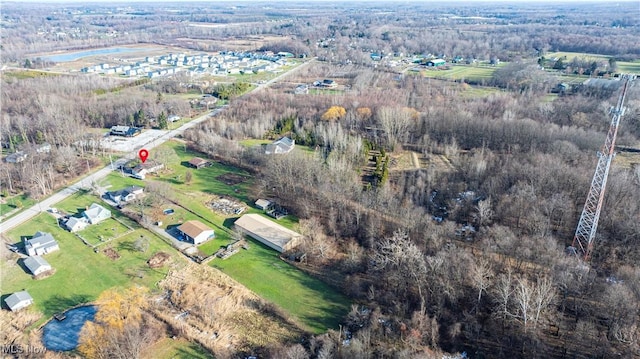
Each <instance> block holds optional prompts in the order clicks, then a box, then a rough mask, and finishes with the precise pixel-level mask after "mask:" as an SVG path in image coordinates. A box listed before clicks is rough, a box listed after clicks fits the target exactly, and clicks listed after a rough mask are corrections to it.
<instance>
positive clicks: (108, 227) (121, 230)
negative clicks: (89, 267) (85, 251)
mask: <svg viewBox="0 0 640 359" xmlns="http://www.w3.org/2000/svg"><path fill="white" fill-rule="evenodd" d="M129 231H130V230H129V228H127V227H126V226H124V225H122V223H120V222H118V221H116V220H115V219H113V218H109V219H105V220H104V221H102V222H100V223H98V224H95V225H91V226H88V227H87V228H85V229H83V230H82V231H80V232H78V234H79V235H81V236H82V238H84V239H85V240H86V241H87V242H89V244H91V245H94V246H95V245H98V244H100V243H102V242H107V241H110V240H113V239H115V238H118V237H120V236H122V235H124V234H125V233H127V232H129Z"/></svg>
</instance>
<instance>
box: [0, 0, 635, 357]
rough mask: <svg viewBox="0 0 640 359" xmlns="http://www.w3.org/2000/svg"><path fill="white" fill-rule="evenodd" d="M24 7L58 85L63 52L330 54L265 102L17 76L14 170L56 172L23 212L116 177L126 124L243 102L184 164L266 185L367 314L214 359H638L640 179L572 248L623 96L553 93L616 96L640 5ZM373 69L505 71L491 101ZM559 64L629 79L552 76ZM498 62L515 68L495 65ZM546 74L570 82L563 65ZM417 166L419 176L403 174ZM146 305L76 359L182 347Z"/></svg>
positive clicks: (8, 187) (620, 163)
mask: <svg viewBox="0 0 640 359" xmlns="http://www.w3.org/2000/svg"><path fill="white" fill-rule="evenodd" d="M5 6H6V7H8V8H9V9H10V12H9V15H4V14H3V16H5V19H3V20H2V25H3V29H2V30H3V43H2V53H1V54H0V56H1V57H2V61H3V63H13V65H15V64H18V65H19V67H29V68H35V69H44V68H46V67H47V66H48V65H49V64H47V62H46V61H43V60H42V59H41V58H40V55H41V54H42V53H44V52H49V51H53V50H61V49H66V50H70V49H86V48H94V47H102V46H110V45H121V44H136V43H155V44H159V45H167V44H171V45H177V46H184V47H185V48H189V49H191V50H198V51H205V50H206V51H218V50H227V49H229V48H230V47H232V45H231V44H230V43H227V42H226V41H230V40H246V41H254V40H255V39H256V38H260V37H264V38H268V40H264V41H257V40H256V41H255V44H256V45H255V47H256V48H255V49H254V50H256V51H258V50H260V51H267V50H268V51H275V52H278V51H289V52H292V53H294V54H296V55H304V56H308V57H313V58H314V59H313V60H312V62H311V63H310V64H309V66H307V67H305V68H304V69H302V70H301V71H298V72H296V73H295V74H292V75H287V76H285V77H283V79H282V81H281V82H282V84H280V83H275V84H273V85H272V86H271V87H269V88H265V89H261V90H259V91H255V92H252V93H250V94H249V95H244V96H242V94H243V93H245V92H246V91H248V90H249V89H251V88H252V86H253V85H252V84H250V83H249V82H245V81H228V82H220V83H214V81H211V83H207V85H203V86H195V85H194V84H193V83H195V82H197V81H196V80H193V79H190V78H188V77H186V76H185V77H182V78H168V79H161V80H147V79H139V80H133V81H132V80H126V79H124V78H115V77H107V76H99V75H91V74H78V73H64V74H63V73H49V72H42V73H39V72H38V74H40V75H36V76H27V77H26V78H21V77H20V76H17V75H16V74H15V73H11V74H10V73H3V76H2V86H0V91H1V93H0V95H1V101H2V121H1V125H0V126H1V127H0V135H1V141H2V146H3V151H5V152H6V153H11V152H15V151H18V150H24V151H30V150H31V149H34V148H40V147H39V146H42V145H44V144H50V145H51V151H50V152H42V153H41V152H39V151H37V152H33V151H31V152H30V153H34V155H31V156H29V157H28V158H27V159H26V160H25V161H24V162H23V163H21V164H20V165H19V166H16V165H14V164H11V163H7V162H4V161H3V162H2V163H1V164H0V173H1V175H0V178H1V179H2V192H3V193H2V194H3V196H5V197H6V196H8V195H9V194H15V193H21V192H24V193H26V194H28V196H30V197H32V198H36V199H37V198H41V197H44V196H46V195H49V194H51V193H52V192H53V191H54V190H56V189H58V188H60V187H61V186H62V185H64V184H65V183H67V182H68V181H70V180H71V179H74V178H76V177H77V176H79V175H81V174H83V173H85V172H87V171H88V170H89V169H91V168H94V167H97V166H98V165H100V164H101V163H102V162H101V161H104V158H106V157H108V156H109V153H108V151H106V150H105V149H103V148H102V147H101V146H100V145H99V144H100V139H101V138H102V137H103V135H104V132H105V129H107V128H109V127H111V126H113V125H136V126H140V127H144V128H147V129H148V128H152V127H154V126H155V127H159V128H162V129H164V128H167V127H168V123H167V117H168V116H170V115H173V114H179V115H182V116H184V115H185V114H189V115H191V114H192V110H193V111H194V112H193V114H194V115H195V113H196V111H195V110H194V109H193V106H192V104H190V103H189V102H187V101H186V100H185V99H184V98H181V97H180V96H178V95H180V94H191V95H193V94H194V93H196V95H197V96H202V95H203V94H207V95H211V96H213V97H215V98H216V99H219V100H224V101H228V102H225V103H228V107H226V108H225V109H224V111H222V112H221V113H220V114H219V115H218V116H215V117H213V118H211V119H209V120H207V121H205V122H203V123H202V124H201V125H198V126H197V127H195V128H193V129H190V130H188V131H187V132H185V134H184V136H183V139H184V140H185V141H186V143H185V148H186V146H187V143H188V146H189V148H192V149H196V150H198V151H201V152H203V153H204V154H206V155H208V156H210V157H211V158H215V159H216V160H218V161H221V162H223V163H227V164H230V165H234V166H237V167H239V168H242V169H246V170H248V171H249V172H250V173H251V174H252V175H253V176H254V177H255V182H256V186H255V188H254V193H253V195H254V196H255V197H256V198H272V199H275V200H277V202H278V203H279V204H282V205H283V206H284V207H285V208H286V209H287V210H288V211H289V212H290V213H292V214H294V215H295V216H296V217H298V218H299V219H300V222H299V224H298V228H297V230H298V231H299V232H300V233H302V234H303V235H304V240H303V241H302V243H301V245H300V246H299V248H298V249H297V250H299V251H301V252H304V254H306V261H305V262H304V263H294V264H295V265H297V266H298V267H299V268H300V269H302V270H304V271H307V272H309V273H312V274H313V275H315V276H317V277H319V278H321V279H324V280H326V281H327V282H328V283H331V284H332V285H333V286H335V287H337V288H338V289H339V290H340V291H341V292H343V293H344V294H346V295H348V296H349V297H350V298H351V299H352V300H353V302H354V305H353V307H352V309H351V311H350V312H349V313H348V314H347V316H346V317H345V318H343V320H342V323H343V325H342V326H341V327H340V328H335V330H330V331H329V332H328V333H326V334H323V335H315V336H312V335H305V334H303V333H299V332H298V329H292V328H293V327H294V326H293V325H292V324H291V323H285V324H286V325H285V324H282V323H280V324H279V325H283V327H282V328H288V329H287V330H286V331H285V330H283V332H282V333H280V332H278V335H279V336H280V337H281V338H282V340H281V342H279V343H264V342H262V341H261V340H262V338H261V337H253V338H252V337H250V336H246V337H245V336H242V337H240V338H236V339H233V340H230V342H231V341H234V343H235V344H237V343H240V342H241V344H242V348H243V352H242V353H230V352H229V351H228V350H227V349H225V347H223V345H222V344H225V345H226V344H228V343H227V342H224V343H223V342H220V343H218V342H216V343H214V344H211V343H210V342H205V341H203V342H202V343H200V344H202V345H203V346H204V347H205V348H207V349H208V350H210V351H212V352H214V353H215V354H216V355H217V357H221V358H225V357H230V358H231V357H242V355H245V354H246V355H249V354H251V353H253V352H259V353H261V354H262V355H264V356H265V357H274V358H371V357H375V358H418V357H436V356H438V357H442V355H443V354H442V353H443V352H449V353H461V352H466V353H467V355H468V357H469V358H513V357H554V358H587V357H595V358H612V357H620V358H633V357H638V356H640V304H639V303H640V267H639V266H638V263H639V262H640V247H639V246H638V243H640V165H639V164H638V163H637V161H636V162H633V161H632V162H629V161H625V160H624V159H623V158H616V159H615V160H614V166H613V168H612V170H611V173H610V175H609V179H608V184H607V186H608V187H607V194H606V197H605V201H604V204H603V208H604V210H603V211H602V214H601V217H600V222H599V227H598V235H597V241H596V243H595V251H594V255H593V257H592V258H591V261H590V262H588V263H584V262H582V261H579V260H577V259H576V258H575V257H574V256H571V255H568V254H567V251H566V249H567V247H568V246H570V245H571V242H572V239H573V234H574V231H575V228H576V225H577V221H578V218H579V216H580V212H581V210H582V206H583V204H584V200H585V196H586V194H587V191H588V189H589V186H590V183H591V177H592V175H593V170H594V168H595V164H596V161H597V157H596V151H598V150H599V149H600V148H601V147H602V144H603V142H604V139H605V136H606V133H607V130H608V128H609V122H610V116H611V113H610V107H611V106H614V105H615V102H616V100H617V96H618V90H617V89H616V88H613V89H612V88H603V87H598V86H595V87H589V86H586V85H585V86H575V90H574V91H571V92H570V93H566V94H565V93H562V94H558V93H553V94H552V90H553V89H554V88H555V87H556V86H557V85H558V83H560V82H563V81H565V80H566V79H567V77H564V76H573V75H576V74H578V75H581V76H591V77H597V76H598V75H599V74H600V70H601V71H602V76H603V78H605V77H606V78H611V77H613V76H615V73H616V71H615V69H616V66H615V61H616V60H618V61H623V60H627V61H633V60H638V58H640V46H638V41H637V39H638V36H640V35H639V32H640V31H639V29H640V27H639V26H640V24H639V22H638V19H637V17H634V16H633V15H632V14H633V13H634V9H635V8H634V4H633V3H631V2H629V3H625V2H622V3H620V4H619V5H616V6H618V7H617V8H616V9H612V6H613V5H612V4H606V3H605V4H596V3H594V4H589V5H584V7H581V11H576V10H575V9H574V5H569V4H560V5H558V4H554V5H553V6H551V7H549V8H546V7H543V6H537V5H526V6H525V5H522V7H515V6H511V5H506V4H505V5H500V4H494V5H492V6H491V7H484V6H481V5H476V4H475V3H474V4H471V3H470V4H466V5H460V6H458V7H455V8H454V7H451V6H447V5H445V4H437V5H436V4H417V3H406V4H399V3H398V4H385V3H380V4H376V6H375V7H371V8H365V7H362V8H360V7H359V6H360V5H356V4H349V3H345V4H332V5H331V9H329V8H328V5H327V6H324V5H322V6H317V7H316V6H315V5H314V6H308V4H307V5H305V7H304V9H305V11H304V12H303V13H304V15H300V14H298V13H296V12H295V10H291V9H289V8H287V7H286V6H284V5H277V4H273V7H272V8H268V9H258V8H257V7H256V6H258V5H253V4H246V6H245V5H243V6H242V7H238V8H235V7H234V8H231V7H217V6H213V5H211V6H208V5H207V6H205V5H199V4H189V5H188V6H187V5H184V6H187V7H186V8H185V11H184V12H182V11H174V9H172V8H171V7H167V8H164V7H162V8H160V7H151V9H153V10H149V8H147V7H146V5H143V4H137V5H131V8H130V9H128V10H127V11H126V12H125V13H124V14H121V16H113V15H110V14H109V11H110V8H109V7H108V6H106V5H105V6H104V7H100V6H96V8H95V9H94V11H95V12H94V13H90V12H89V11H88V10H87V9H86V8H85V5H65V7H64V8H63V10H59V9H58V8H54V7H53V5H52V7H47V6H48V5H42V7H41V8H40V10H39V11H37V12H32V11H31V9H30V8H29V6H27V5H25V4H18V3H12V4H7V5H3V7H5ZM149 6H150V5H149ZM181 6H182V4H181ZM329 11H330V12H331V14H332V16H326V12H329ZM187 13H188V14H187ZM17 19H20V23H19V22H18V21H17ZM478 19H481V20H482V21H479V20H478ZM193 24H197V25H225V26H192V25H193ZM61 29H65V31H62V30H61ZM76 29H77V31H76ZM85 30H86V31H85ZM89 30H90V31H89ZM94 31H95V32H94ZM61 33H64V35H61ZM96 33H99V34H100V36H97V35H95V34H96ZM247 39H248V40H247ZM251 46H253V45H251ZM374 51H375V52H378V53H381V54H398V57H400V56H405V55H406V56H409V55H420V56H426V55H428V54H433V55H435V56H441V57H448V59H451V58H453V57H455V56H460V57H464V58H466V59H479V60H480V59H481V60H483V61H485V62H486V63H487V64H490V65H487V66H492V67H491V69H492V72H491V75H490V76H489V77H487V78H485V79H482V80H481V81H465V80H464V79H461V80H455V81H453V80H443V79H434V78H429V77H425V76H422V74H421V73H420V72H410V71H404V72H401V73H397V72H396V71H394V70H389V69H388V68H385V67H384V66H382V65H380V66H377V65H375V64H374V65H372V61H371V56H370V55H371V53H372V52H374ZM554 51H564V52H583V53H593V54H598V55H608V56H611V59H613V61H606V60H598V61H595V60H594V61H587V60H580V59H577V58H576V59H571V58H569V59H565V60H562V59H555V60H550V59H545V58H544V56H545V55H546V54H547V53H549V52H554ZM400 53H402V54H403V55H399V54H400ZM498 59H499V60H501V61H507V62H508V63H507V64H506V65H503V66H500V67H498V66H497V64H498V63H499V61H498ZM545 61H546V62H545ZM549 61H552V66H555V67H554V70H557V71H549V70H548V69H546V70H545V69H544V65H546V64H551V63H550V62H549ZM593 63H595V65H593ZM587 69H590V72H588V73H586V74H585V70H587ZM494 70H495V71H494ZM18 73H19V72H18ZM323 78H327V79H329V78H330V79H334V80H335V81H336V82H337V83H338V84H339V86H340V87H339V90H334V91H326V92H323V91H322V90H318V91H317V92H312V93H308V94H304V95H299V94H294V93H293V92H292V91H290V87H292V86H293V84H301V83H311V82H313V81H314V80H317V79H323ZM580 79H583V78H582V77H581V78H580ZM612 81H615V80H612ZM471 82H473V85H474V86H472V85H470V84H469V83H471ZM636 82H637V81H636ZM475 85H481V86H475ZM196 87H197V88H196ZM194 88H195V89H194ZM207 109H208V105H207ZM198 110H200V111H201V110H202V109H198ZM151 119H159V124H158V125H154V124H152V123H151ZM281 136H290V137H291V138H292V139H294V140H295V142H296V145H298V146H302V147H304V148H305V150H304V151H294V152H291V153H289V154H287V155H283V156H266V155H264V153H263V151H262V150H261V148H260V147H259V146H258V147H250V146H245V145H241V144H240V141H241V140H245V139H268V140H274V139H277V138H279V137H281ZM617 144H618V145H619V146H620V147H621V148H622V147H625V148H631V149H634V148H635V149H637V148H638V147H639V146H640V145H639V144H640V87H639V86H638V85H637V83H636V84H635V85H634V86H632V87H631V89H630V91H629V94H628V96H627V102H626V113H625V116H624V118H623V121H622V124H621V127H620V130H619V133H618V142H617ZM154 156H158V154H154ZM173 156H175V153H173ZM402 156H408V157H406V158H410V160H408V162H410V163H412V164H411V165H406V164H404V165H403V164H402V161H403V157H402ZM621 157H622V156H621ZM636 158H637V157H636ZM188 173H189V181H191V176H192V173H191V172H188ZM162 189H163V190H164V191H167V192H168V191H169V190H168V189H167V188H162ZM216 275H217V274H216ZM202 276H203V278H211V277H212V276H214V274H210V273H206V275H205V274H202ZM179 279H180V280H178V279H175V278H171V277H169V278H168V279H167V280H166V281H165V282H163V283H161V285H162V286H163V288H165V289H166V288H170V290H175V291H178V290H184V291H185V292H190V293H192V294H193V293H196V292H198V291H199V290H202V291H205V292H206V290H210V292H206V293H208V294H202V296H211V297H213V296H215V295H219V294H220V293H221V292H222V289H220V288H213V287H211V288H208V287H207V286H206V285H203V284H201V283H200V284H198V283H195V282H191V281H190V280H189V279H184V278H179ZM171 280H173V281H174V282H171ZM182 281H184V282H182ZM225 285H226V286H231V284H225ZM233 285H235V284H233ZM203 287H207V288H203ZM224 288H226V287H224ZM167 290H169V289H167ZM205 292H203V293H205ZM123 293H124V294H123ZM193 295H194V297H193V298H195V297H197V295H196V294H193ZM220 295H221V294H220ZM126 296H130V297H132V298H134V299H135V300H138V301H139V302H140V305H139V306H138V309H139V310H140V311H139V312H138V311H133V312H132V313H133V314H134V317H129V318H124V317H126V316H122V315H121V313H119V311H121V306H123V305H124V304H123V301H125V299H126ZM143 297H144V295H143V293H142V292H139V293H138V292H135V293H134V292H131V293H125V292H117V291H110V292H106V293H105V294H104V295H103V296H101V298H100V299H99V301H98V304H101V305H102V307H101V311H100V312H99V313H100V314H99V318H102V319H104V320H102V324H98V325H92V326H88V327H86V329H85V334H84V335H85V337H86V338H89V340H88V341H87V342H84V343H83V344H82V346H81V347H80V349H79V350H80V353H82V354H84V355H86V356H88V357H112V356H116V355H120V356H121V357H138V356H139V355H140V353H139V352H138V351H131V349H132V348H133V349H135V348H137V347H136V345H143V344H144V345H148V344H149V343H151V342H153V341H154V340H157V338H159V337H160V336H161V335H160V334H158V333H160V332H165V331H169V332H172V333H178V334H181V333H182V334H184V335H185V336H186V332H187V329H185V327H183V326H182V325H181V324H180V325H179V324H175V323H174V322H172V320H171V318H168V317H167V318H164V317H163V310H164V309H165V308H163V307H161V306H160V305H155V306H153V305H152V306H151V307H150V308H149V306H148V303H147V302H146V301H145V300H144V299H143ZM123 298H125V299H123ZM189 298H192V297H189V296H186V295H185V297H177V296H176V298H173V297H171V298H170V301H171V305H173V306H175V307H177V308H180V309H183V308H187V307H189V306H187V305H186V304H185V303H183V302H182V301H188V300H192V299H189ZM207 298H208V297H207ZM233 299H234V300H236V302H235V304H233V305H230V306H231V308H232V309H233V310H234V311H233V313H235V311H238V312H242V313H245V314H246V313H249V314H246V315H250V316H251V317H250V318H254V317H255V318H258V317H259V318H262V316H263V315H265V313H267V316H271V317H273V318H276V319H277V321H281V322H283V320H282V318H280V317H281V316H280V314H279V313H278V311H277V310H276V309H274V308H272V307H270V306H269V305H268V304H266V303H263V302H261V301H259V300H257V299H256V303H257V304H255V305H248V304H247V303H245V302H242V303H240V302H241V301H240V299H237V298H235V297H234V298H233ZM191 304H192V303H191ZM216 305H220V306H221V307H219V308H218V307H216V309H220V310H221V311H223V310H225V309H229V308H227V307H222V304H216ZM225 305H227V304H225ZM113 313H116V314H113ZM258 313H259V314H258ZM217 315H218V314H215V315H213V314H212V313H210V312H208V311H207V310H206V308H204V307H198V310H197V311H195V312H194V313H193V315H192V317H191V318H195V319H191V318H190V319H189V320H193V321H197V320H202V321H210V322H214V321H215V319H216V318H218V316H217ZM220 317H224V315H222V314H220ZM112 318H115V319H112ZM158 318H159V319H158ZM125 319H126V320H125ZM25 320H26V319H25ZM29 320H31V319H29ZM159 320H160V321H159ZM241 324H243V325H251V323H248V322H242V323H241ZM26 326H27V325H25V326H24V327H26ZM265 328H268V327H267V326H266V324H265ZM219 330H220V332H221V333H222V332H224V333H225V335H229V336H231V335H233V333H232V331H230V330H229V329H228V328H219ZM105 331H108V332H110V333H113V335H111V336H108V337H107V336H106V334H105ZM256 338H258V339H256ZM127 341H129V343H128V344H126V345H122V343H123V342H127ZM134 341H135V343H133V342H134ZM97 342H104V343H105V345H101V346H96V345H95V344H96V343H97ZM236 342H237V343H236ZM132 343H133V344H132ZM136 343H137V344H136Z"/></svg>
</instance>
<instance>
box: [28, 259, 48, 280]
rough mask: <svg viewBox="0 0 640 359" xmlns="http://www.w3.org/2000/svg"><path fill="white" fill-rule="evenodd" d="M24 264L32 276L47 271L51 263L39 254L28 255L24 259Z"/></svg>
mask: <svg viewBox="0 0 640 359" xmlns="http://www.w3.org/2000/svg"><path fill="white" fill-rule="evenodd" d="M24 266H25V267H27V269H28V270H29V272H31V274H33V275H34V276H37V275H40V274H42V273H44V272H48V271H50V270H51V269H53V268H52V267H51V264H49V262H47V261H46V260H44V258H42V257H40V256H33V257H28V258H26V259H25V260H24Z"/></svg>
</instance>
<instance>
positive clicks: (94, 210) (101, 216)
mask: <svg viewBox="0 0 640 359" xmlns="http://www.w3.org/2000/svg"><path fill="white" fill-rule="evenodd" d="M82 215H83V216H84V218H86V219H87V221H88V222H89V223H90V224H96V223H100V222H102V221H104V220H105V219H107V218H111V211H110V210H108V209H106V208H104V207H102V206H101V205H99V204H97V203H93V204H92V205H91V206H90V207H89V209H87V210H86V211H84V213H83V214H82Z"/></svg>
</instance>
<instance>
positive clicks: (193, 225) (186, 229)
mask: <svg viewBox="0 0 640 359" xmlns="http://www.w3.org/2000/svg"><path fill="white" fill-rule="evenodd" d="M178 231H180V234H181V237H182V238H181V239H183V240H187V241H191V242H193V244H195V245H198V244H200V243H203V242H206V241H207V240H209V239H211V238H214V237H215V233H214V232H213V229H211V228H209V227H207V226H206V225H205V224H204V223H202V222H200V221H195V220H192V221H187V222H184V223H183V224H182V225H180V227H178Z"/></svg>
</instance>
